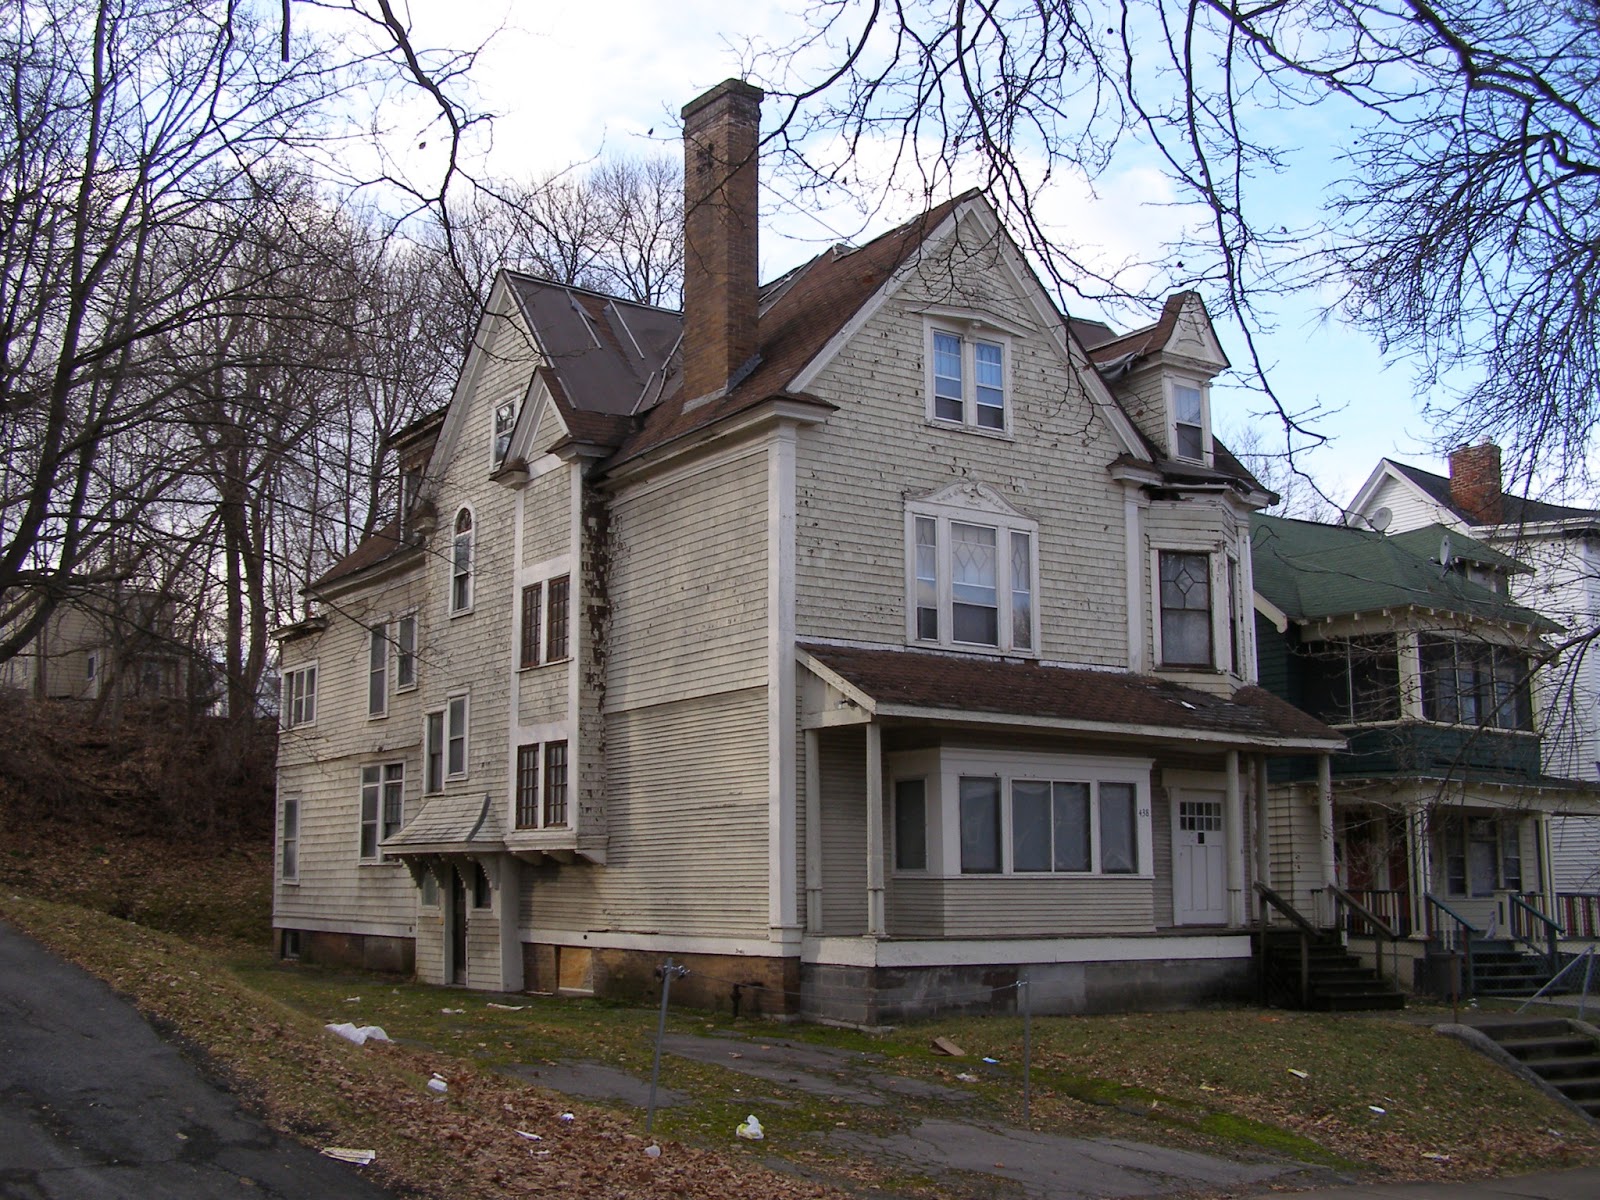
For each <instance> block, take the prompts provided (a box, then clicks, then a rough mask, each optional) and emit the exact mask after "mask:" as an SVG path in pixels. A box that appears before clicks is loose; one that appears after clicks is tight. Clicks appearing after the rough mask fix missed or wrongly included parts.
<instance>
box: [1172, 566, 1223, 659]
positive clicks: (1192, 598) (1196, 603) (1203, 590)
mask: <svg viewBox="0 0 1600 1200" xmlns="http://www.w3.org/2000/svg"><path fill="white" fill-rule="evenodd" d="M1157 558H1158V561H1159V568H1158V590H1159V592H1160V602H1161V603H1160V608H1161V665H1162V666H1164V667H1209V666H1211V665H1212V664H1213V663H1214V662H1215V661H1216V658H1215V655H1214V654H1213V651H1212V628H1211V625H1212V619H1211V556H1210V555H1209V554H1195V553H1186V552H1183V551H1178V550H1162V551H1160V552H1159V554H1158V555H1157Z"/></svg>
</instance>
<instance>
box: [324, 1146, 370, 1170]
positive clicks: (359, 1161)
mask: <svg viewBox="0 0 1600 1200" xmlns="http://www.w3.org/2000/svg"><path fill="white" fill-rule="evenodd" d="M322 1153H323V1155H324V1157H326V1158H336V1159H338V1160H339V1161H340V1162H347V1163H354V1164H355V1165H356V1166H358V1167H365V1166H368V1165H370V1164H371V1162H372V1160H373V1159H375V1158H377V1157H378V1152H377V1151H376V1150H347V1149H345V1147H343V1146H324V1147H323V1148H322Z"/></svg>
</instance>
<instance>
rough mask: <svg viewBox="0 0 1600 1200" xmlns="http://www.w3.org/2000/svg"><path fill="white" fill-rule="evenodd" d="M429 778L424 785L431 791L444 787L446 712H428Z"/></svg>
mask: <svg viewBox="0 0 1600 1200" xmlns="http://www.w3.org/2000/svg"><path fill="white" fill-rule="evenodd" d="M427 742H428V745H427V758H428V765H427V778H426V779H425V780H424V781H423V782H424V786H425V787H426V789H427V790H428V791H430V792H437V791H439V790H440V789H442V788H443V787H444V714H443V713H442V712H432V713H429V714H428V737H427Z"/></svg>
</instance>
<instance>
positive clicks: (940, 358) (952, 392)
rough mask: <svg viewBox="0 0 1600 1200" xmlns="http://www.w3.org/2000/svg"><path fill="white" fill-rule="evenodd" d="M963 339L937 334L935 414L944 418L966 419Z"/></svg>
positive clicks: (944, 419)
mask: <svg viewBox="0 0 1600 1200" xmlns="http://www.w3.org/2000/svg"><path fill="white" fill-rule="evenodd" d="M961 358H962V354H961V339H960V338H958V337H956V336H955V335H954V334H949V333H935V334H934V335H933V415H934V416H935V417H937V418H939V419H940V420H941V421H961V420H965V419H966V386H965V384H964V383H963V381H962V372H961Z"/></svg>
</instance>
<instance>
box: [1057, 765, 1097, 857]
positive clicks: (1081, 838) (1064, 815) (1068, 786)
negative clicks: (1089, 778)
mask: <svg viewBox="0 0 1600 1200" xmlns="http://www.w3.org/2000/svg"><path fill="white" fill-rule="evenodd" d="M1052 800H1053V803H1054V809H1055V813H1054V815H1055V826H1056V842H1055V869H1056V870H1058V871H1087V870H1089V869H1090V868H1091V867H1092V866H1093V862H1092V860H1091V859H1090V856H1089V785H1088V784H1087V783H1058V784H1055V785H1054V788H1053V795H1052Z"/></svg>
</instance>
